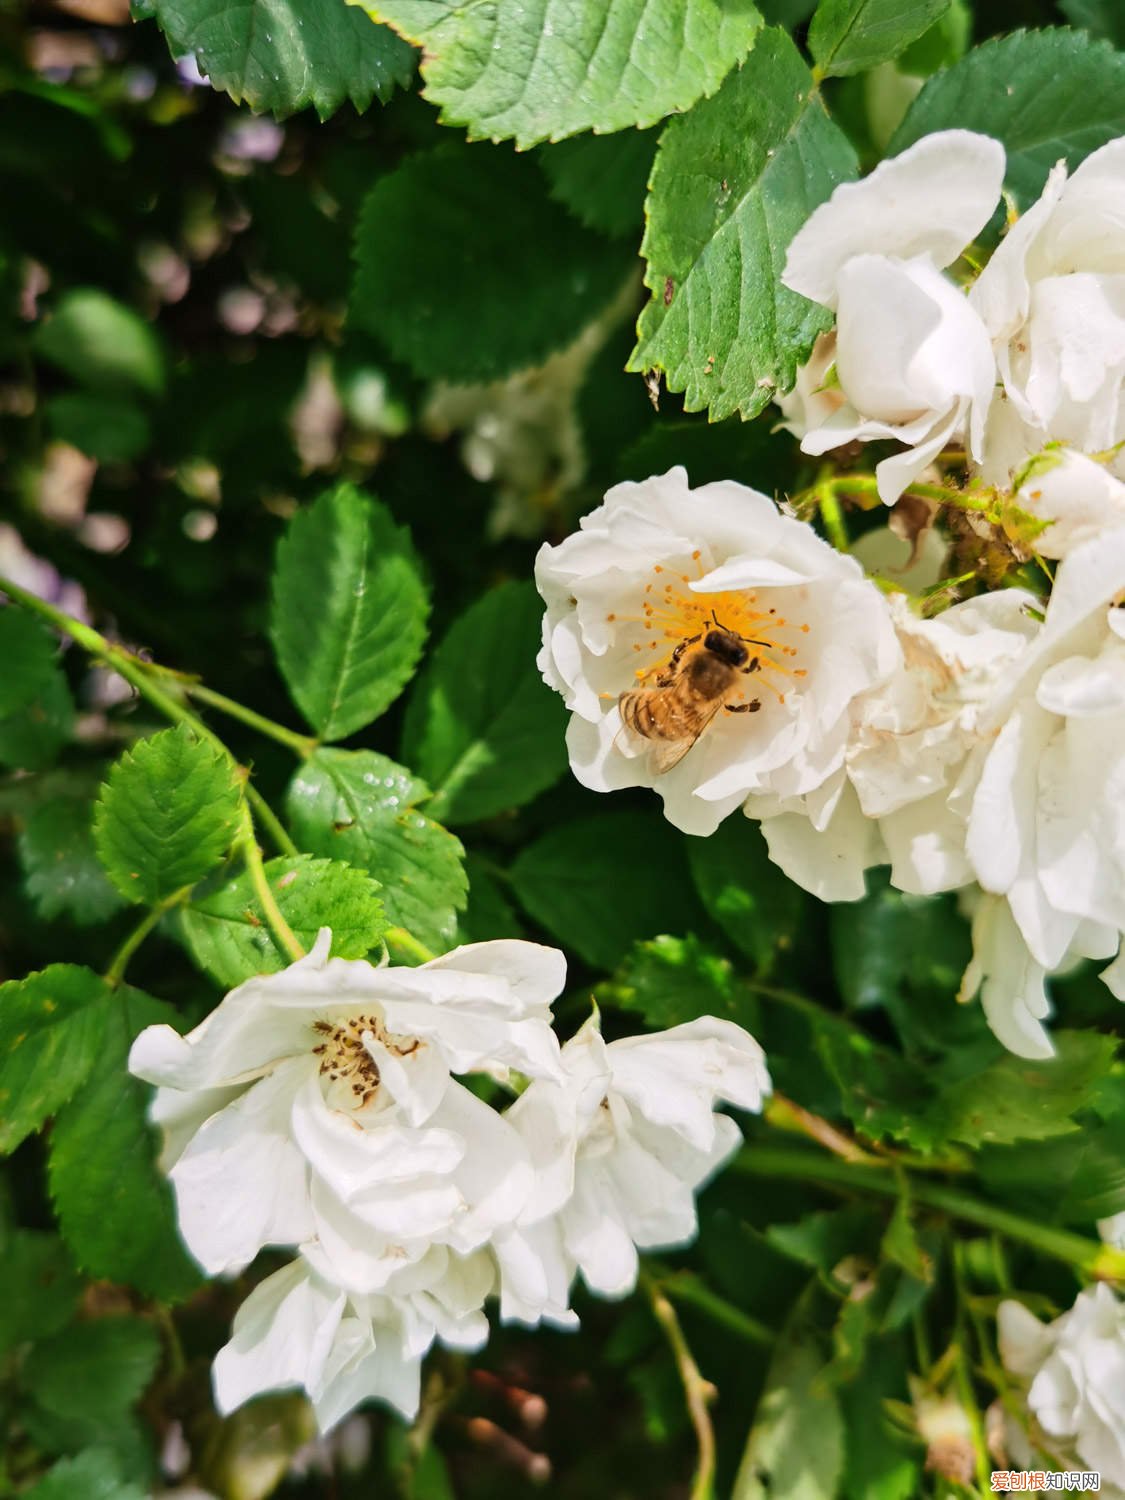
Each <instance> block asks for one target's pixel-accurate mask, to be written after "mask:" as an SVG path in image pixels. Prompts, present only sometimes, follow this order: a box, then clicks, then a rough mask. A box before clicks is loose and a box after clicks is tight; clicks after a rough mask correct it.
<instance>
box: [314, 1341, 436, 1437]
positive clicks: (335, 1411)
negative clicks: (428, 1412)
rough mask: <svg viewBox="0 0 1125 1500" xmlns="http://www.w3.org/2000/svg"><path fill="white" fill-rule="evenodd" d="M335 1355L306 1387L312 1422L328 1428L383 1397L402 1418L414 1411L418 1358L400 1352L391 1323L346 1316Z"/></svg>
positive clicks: (412, 1415)
mask: <svg viewBox="0 0 1125 1500" xmlns="http://www.w3.org/2000/svg"><path fill="white" fill-rule="evenodd" d="M346 1324H347V1326H346V1328H345V1329H344V1338H343V1340H342V1341H341V1347H340V1350H339V1358H338V1360H337V1361H336V1362H335V1363H334V1365H333V1367H332V1369H331V1370H330V1372H328V1373H327V1374H326V1378H325V1379H324V1380H323V1381H321V1382H320V1383H319V1384H318V1385H317V1386H315V1387H314V1388H313V1389H312V1390H310V1392H309V1394H310V1396H311V1398H312V1403H313V1409H314V1410H315V1412H316V1424H317V1427H318V1428H319V1429H320V1431H321V1432H322V1433H326V1432H330V1431H331V1429H332V1428H333V1427H335V1426H336V1425H337V1423H339V1422H341V1421H342V1420H343V1419H344V1417H346V1416H347V1415H348V1413H349V1412H352V1411H354V1410H355V1408H356V1407H357V1406H359V1405H361V1404H362V1403H363V1402H364V1401H369V1400H379V1401H385V1402H387V1404H388V1405H389V1406H393V1407H394V1409H395V1410H396V1411H397V1412H398V1413H399V1414H400V1415H401V1416H402V1417H403V1418H404V1419H405V1420H406V1421H407V1422H412V1421H413V1420H414V1418H415V1417H416V1416H417V1414H418V1405H419V1401H420V1399H421V1389H422V1361H421V1359H420V1358H418V1357H413V1358H412V1357H410V1356H409V1355H407V1354H406V1352H405V1351H404V1349H403V1345H402V1335H401V1333H400V1332H399V1331H398V1329H396V1328H395V1327H394V1325H393V1324H391V1323H386V1324H383V1323H379V1324H375V1325H374V1326H372V1325H370V1324H368V1325H367V1326H364V1324H363V1323H361V1322H360V1321H359V1320H358V1319H351V1318H349V1319H347V1320H346Z"/></svg>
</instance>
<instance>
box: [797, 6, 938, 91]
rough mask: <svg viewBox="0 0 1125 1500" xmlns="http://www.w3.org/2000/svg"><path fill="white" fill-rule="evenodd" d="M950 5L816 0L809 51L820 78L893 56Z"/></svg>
mask: <svg viewBox="0 0 1125 1500" xmlns="http://www.w3.org/2000/svg"><path fill="white" fill-rule="evenodd" d="M948 9H949V0H820V4H819V5H818V6H817V8H816V14H815V15H814V16H813V18H812V24H811V25H810V27H809V51H810V52H811V53H812V55H813V60H814V61H815V63H816V65H817V69H818V71H819V72H820V74H821V76H822V77H836V78H843V77H846V76H847V75H848V74H849V73H863V72H866V70H867V69H868V68H874V67H877V66H878V65H879V63H881V62H887V61H888V60H889V59H890V58H892V57H897V56H898V55H899V53H900V52H902V51H903V50H904V49H905V48H906V47H908V46H909V45H910V43H911V42H913V41H916V40H917V39H918V37H920V36H922V35H923V33H924V32H926V31H928V30H929V29H930V27H931V26H932V25H933V24H934V22H935V21H937V20H938V19H939V18H940V16H941V15H942V14H943V13H944V12H945V11H947V10H948Z"/></svg>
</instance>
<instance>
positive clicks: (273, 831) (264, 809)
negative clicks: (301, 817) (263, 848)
mask: <svg viewBox="0 0 1125 1500" xmlns="http://www.w3.org/2000/svg"><path fill="white" fill-rule="evenodd" d="M245 791H246V800H247V801H248V802H249V803H250V806H251V808H252V809H253V812H254V816H255V818H256V819H257V820H258V822H259V823H260V824H261V825H262V827H263V828H264V829H265V830H266V832H267V833H268V834H269V836H270V838H271V839H272V840H273V842H274V846H275V847H276V849H277V850H278V852H279V853H280V854H287V855H289V857H290V858H291V859H295V858H296V857H297V855H298V854H300V852H301V851H300V850H299V849H298V848H297V846H296V844H295V843H294V842H293V840H292V839H291V838H290V837H289V835H288V833H287V832H286V830H285V826H284V824H283V823H282V821H281V819H280V818H279V817H278V816H277V814H276V813H275V812H274V810H273V808H272V807H271V806H270V805H269V803H268V802H267V801H266V799H265V798H264V797H263V796H262V794H261V792H260V791H259V790H258V788H257V787H256V786H255V785H254V783H253V782H252V781H248V782H247V783H246V786H245Z"/></svg>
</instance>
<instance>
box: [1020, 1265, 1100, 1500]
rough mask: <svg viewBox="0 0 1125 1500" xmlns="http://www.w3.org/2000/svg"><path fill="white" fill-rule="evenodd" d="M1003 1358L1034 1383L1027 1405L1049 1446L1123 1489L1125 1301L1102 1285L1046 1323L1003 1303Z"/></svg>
mask: <svg viewBox="0 0 1125 1500" xmlns="http://www.w3.org/2000/svg"><path fill="white" fill-rule="evenodd" d="M997 1326H998V1332H999V1337H1000V1354H1001V1358H1002V1359H1003V1361H1004V1364H1005V1366H1006V1367H1007V1369H1009V1370H1010V1371H1011V1372H1012V1373H1013V1374H1014V1375H1018V1376H1021V1377H1022V1378H1024V1379H1026V1380H1029V1381H1030V1387H1029V1389H1028V1393H1027V1404H1028V1408H1029V1410H1030V1411H1031V1413H1032V1415H1033V1416H1034V1418H1035V1420H1036V1422H1037V1423H1038V1425H1039V1427H1040V1429H1041V1430H1042V1432H1043V1433H1044V1434H1045V1435H1046V1437H1047V1439H1048V1440H1049V1442H1053V1443H1055V1444H1057V1445H1059V1446H1060V1451H1061V1452H1062V1453H1063V1454H1064V1455H1073V1456H1075V1457H1076V1458H1077V1459H1078V1461H1079V1462H1080V1463H1082V1464H1084V1465H1085V1466H1086V1467H1087V1468H1088V1469H1094V1470H1096V1471H1097V1472H1098V1473H1100V1474H1101V1476H1102V1485H1103V1493H1108V1492H1109V1491H1110V1487H1111V1486H1112V1487H1113V1488H1114V1489H1120V1488H1123V1487H1125V1303H1122V1302H1121V1301H1120V1299H1119V1298H1118V1297H1116V1296H1115V1295H1114V1293H1113V1292H1111V1291H1110V1289H1109V1287H1108V1286H1106V1285H1105V1283H1104V1282H1101V1283H1099V1284H1098V1285H1097V1286H1095V1287H1091V1288H1090V1289H1089V1290H1087V1291H1084V1292H1081V1293H1079V1295H1078V1298H1077V1300H1076V1301H1075V1303H1074V1306H1073V1307H1072V1308H1071V1309H1070V1311H1069V1312H1067V1313H1064V1314H1063V1315H1062V1317H1060V1318H1056V1319H1055V1321H1054V1322H1053V1323H1050V1324H1048V1325H1046V1326H1044V1324H1042V1323H1040V1322H1039V1320H1038V1319H1037V1318H1035V1317H1033V1315H1032V1314H1031V1313H1030V1312H1028V1310H1027V1308H1025V1307H1024V1306H1023V1305H1022V1304H1021V1303H1019V1302H1013V1301H1007V1302H1002V1303H1001V1304H1000V1308H999V1312H998V1315H997Z"/></svg>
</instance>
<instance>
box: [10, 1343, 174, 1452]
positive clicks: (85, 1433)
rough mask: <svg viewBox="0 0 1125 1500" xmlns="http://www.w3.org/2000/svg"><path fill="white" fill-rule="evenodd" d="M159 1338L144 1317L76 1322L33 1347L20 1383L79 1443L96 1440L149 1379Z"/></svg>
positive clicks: (153, 1369) (123, 1410)
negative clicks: (59, 1420)
mask: <svg viewBox="0 0 1125 1500" xmlns="http://www.w3.org/2000/svg"><path fill="white" fill-rule="evenodd" d="M159 1359H160V1337H159V1335H158V1333H157V1331H156V1329H155V1327H154V1326H153V1324H151V1323H149V1322H147V1321H146V1320H145V1319H143V1318H134V1317H108V1318H98V1319H96V1320H94V1321H92V1322H88V1323H76V1324H74V1325H73V1326H72V1327H70V1328H68V1329H66V1331H65V1332H63V1333H59V1334H56V1335H55V1336H54V1337H53V1338H49V1339H44V1340H42V1341H41V1342H39V1343H37V1344H36V1345H35V1347H34V1348H33V1349H32V1350H31V1353H30V1354H29V1355H28V1357H27V1359H26V1361H25V1362H24V1366H23V1384H24V1385H25V1387H26V1388H27V1389H28V1390H29V1391H30V1392H31V1393H32V1395H33V1396H34V1398H35V1401H36V1404H37V1405H39V1406H41V1407H42V1408H43V1409H44V1410H45V1411H47V1412H49V1413H50V1414H52V1415H53V1416H56V1417H61V1418H63V1419H65V1420H66V1421H67V1422H68V1423H69V1424H71V1425H72V1427H74V1428H75V1429H76V1431H75V1440H76V1442H78V1443H83V1444H84V1443H96V1442H97V1441H98V1440H99V1437H100V1435H101V1434H102V1432H103V1431H104V1429H105V1428H107V1427H112V1426H113V1424H114V1423H116V1422H117V1421H119V1420H120V1418H121V1417H123V1416H124V1415H125V1414H126V1413H127V1412H128V1411H129V1409H130V1408H131V1407H132V1406H133V1404H134V1402H135V1401H137V1400H138V1398H139V1397H140V1395H141V1393H142V1392H143V1391H144V1389H145V1387H146V1386H147V1385H148V1384H149V1382H150V1381H151V1379H152V1377H153V1374H154V1373H155V1371H156V1366H157V1363H158V1361H159Z"/></svg>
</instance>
